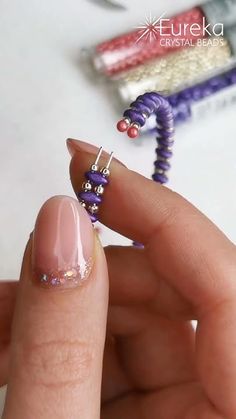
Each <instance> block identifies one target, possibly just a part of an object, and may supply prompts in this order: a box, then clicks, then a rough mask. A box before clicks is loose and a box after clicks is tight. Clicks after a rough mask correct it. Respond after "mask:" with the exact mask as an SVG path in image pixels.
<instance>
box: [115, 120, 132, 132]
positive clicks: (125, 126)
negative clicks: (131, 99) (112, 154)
mask: <svg viewBox="0 0 236 419" xmlns="http://www.w3.org/2000/svg"><path fill="white" fill-rule="evenodd" d="M128 128H129V124H128V123H127V121H125V120H124V119H121V121H119V122H118V123H117V129H118V131H120V132H125V131H127V129H128Z"/></svg>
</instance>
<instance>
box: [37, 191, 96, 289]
mask: <svg viewBox="0 0 236 419" xmlns="http://www.w3.org/2000/svg"><path fill="white" fill-rule="evenodd" d="M93 247H94V231H93V227H92V224H91V222H90V220H89V217H88V215H87V213H86V211H85V210H84V209H83V208H82V206H81V205H80V204H79V203H78V202H77V201H76V200H75V199H73V198H69V197H67V196H55V197H53V198H51V199H49V200H48V201H47V202H46V203H45V204H44V205H43V207H42V208H41V210H40V212H39V215H38V217H37V220H36V224H35V230H34V234H33V251H32V264H33V272H34V278H35V281H36V282H37V283H39V284H41V285H43V286H44V287H50V288H52V287H56V288H62V289H64V288H72V287H76V286H78V285H81V284H82V283H83V282H84V281H85V280H86V279H87V278H88V277H89V275H90V272H91V269H92V265H93Z"/></svg>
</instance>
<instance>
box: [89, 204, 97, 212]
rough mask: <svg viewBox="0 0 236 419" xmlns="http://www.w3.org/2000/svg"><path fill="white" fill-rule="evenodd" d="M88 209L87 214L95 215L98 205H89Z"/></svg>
mask: <svg viewBox="0 0 236 419" xmlns="http://www.w3.org/2000/svg"><path fill="white" fill-rule="evenodd" d="M88 209H89V212H91V213H92V214H96V213H97V212H98V205H96V204H93V205H90V206H89V207H88Z"/></svg>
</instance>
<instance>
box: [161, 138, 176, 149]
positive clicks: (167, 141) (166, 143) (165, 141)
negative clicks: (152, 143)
mask: <svg viewBox="0 0 236 419" xmlns="http://www.w3.org/2000/svg"><path fill="white" fill-rule="evenodd" d="M174 142H175V141H174V139H173V140H172V139H165V138H159V137H157V143H158V144H159V145H160V146H161V147H172V146H173V145H174Z"/></svg>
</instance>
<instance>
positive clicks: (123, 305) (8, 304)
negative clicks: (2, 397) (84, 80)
mask: <svg viewBox="0 0 236 419" xmlns="http://www.w3.org/2000/svg"><path fill="white" fill-rule="evenodd" d="M68 145H69V149H70V152H71V154H72V155H73V157H72V161H71V179H72V184H73V187H74V189H75V191H78V190H79V189H80V186H81V183H82V178H83V173H84V172H85V171H86V170H87V169H88V167H89V166H90V164H91V163H92V162H93V161H94V156H95V154H96V153H97V149H96V148H95V147H93V146H90V145H88V144H86V143H82V142H75V141H74V140H70V141H69V142H68ZM105 161H106V156H105ZM110 179H111V183H110V186H109V187H107V188H106V192H105V196H104V204H103V205H102V206H101V211H100V218H101V221H102V222H103V223H104V224H106V225H107V226H108V227H110V228H112V229H113V230H115V231H118V232H119V233H121V234H123V235H125V236H127V237H129V238H130V239H132V240H135V241H138V242H141V243H143V244H144V246H145V248H144V249H139V248H134V247H115V246H113V247H108V248H106V249H105V253H106V258H107V263H108V270H109V280H110V302H109V309H108V323H107V331H106V311H107V301H108V298H107V291H108V280H107V271H106V262H105V259H104V255H103V250H102V248H101V246H100V244H99V242H98V240H97V239H96V236H95V235H94V233H93V231H92V230H91V228H90V226H89V223H87V217H86V214H85V213H84V211H83V210H82V209H81V208H80V207H79V206H78V204H77V203H76V201H74V200H73V199H70V198H53V199H51V200H49V201H48V202H47V203H46V204H45V205H44V207H43V209H41V211H40V214H39V217H38V221H37V223H36V228H35V230H34V235H33V237H31V239H30V241H29V243H28V246H27V249H26V253H25V257H24V262H23V268H22V273H21V281H20V284H19V287H18V286H17V285H16V283H11V284H10V283H8V284H0V292H1V306H0V314H1V317H0V319H1V323H0V332H1V348H2V349H1V362H0V378H1V383H4V382H5V381H8V394H7V401H6V406H5V410H4V415H3V418H4V419H13V418H14V419H28V418H29V419H32V418H34V419H41V418H44V419H54V418H55V419H56V418H57V419H78V418H81V419H98V418H99V417H100V396H101V398H102V413H101V417H102V419H111V418H112V419H121V418H122V419H133V418H134V419H139V418H140V419H144V418H147V419H154V418H158V419H185V418H186V419H195V418H196V419H200V418H201V419H205V418H206V419H221V418H222V419H223V418H228V419H235V418H236V398H235V388H236V280H235V278H236V251H235V246H234V245H233V244H232V243H231V242H230V241H229V240H228V239H227V238H226V237H225V236H224V235H223V234H222V233H221V232H220V231H219V230H218V229H217V228H216V227H215V226H214V225H213V224H212V223H211V222H210V221H209V220H208V219H207V218H206V217H204V215H202V214H201V213H200V212H199V211H197V210H196V209H195V208H194V207H192V205H191V204H189V203H188V202H186V201H185V200H184V199H183V198H181V197H180V196H178V195H177V194H175V193H174V192H172V191H170V190H168V189H167V188H165V187H162V186H160V185H157V184H155V183H154V182H152V181H150V180H147V179H145V178H144V177H142V176H140V175H138V174H136V173H134V172H131V171H129V170H128V169H127V168H126V167H124V166H123V165H122V164H120V163H119V162H118V161H115V160H114V161H113V163H112V167H111V178H110ZM65 203H67V205H68V206H69V207H71V208H72V209H73V211H72V212H73V217H74V218H73V217H72V215H71V213H70V211H67V210H62V208H64V209H65V206H66V204H65ZM42 214H43V215H42ZM73 223H74V224H75V225H74V224H73ZM48 226H50V229H49V228H48ZM75 231H77V233H76V234H75ZM44 242H45V245H44ZM73 246H74V247H73ZM68 249H69V250H70V251H69V250H68ZM73 249H74V250H76V251H73ZM79 249H80V251H78V250H79ZM81 249H82V250H81ZM91 249H92V250H91ZM78 255H79V256H78ZM81 255H83V258H85V259H86V258H87V259H89V260H90V263H91V271H90V270H89V269H88V271H87V272H86V274H85V277H84V283H83V284H82V285H81V286H77V283H76V281H74V282H73V281H72V282H70V281H69V282H66V283H64V284H63V285H62V286H61V285H59V286H55V287H54V286H53V285H51V286H49V285H48V283H46V285H45V284H44V283H43V285H42V284H41V283H40V278H41V276H38V268H39V267H40V268H45V271H47V270H48V269H49V268H52V269H55V264H56V265H57V264H59V265H60V266H61V263H62V260H63V261H65V260H67V262H68V260H69V262H68V263H69V264H72V265H74V264H75V261H76V260H77V259H76V258H77V257H78V262H81ZM68 258H69V259H68ZM83 258H82V259H83ZM83 260H84V259H83ZM32 261H33V263H32ZM37 265H40V266H37ZM42 265H45V266H42ZM50 265H53V266H50ZM35 268H36V269H35ZM80 280H81V278H80ZM68 287H69V288H68ZM17 288H18V292H17V293H16V290H17ZM47 288H48V289H47ZM16 294H17V295H16ZM15 299H16V309H15V314H14V320H13V328H12V334H11V339H10V327H11V319H12V312H13V308H14V305H15ZM192 319H196V320H198V327H197V333H196V334H195V332H194V329H193V327H192V326H191V323H190V320H192ZM105 334H106V344H105V353H104V368H103V384H102V394H100V383H101V376H102V360H103V347H104V340H105ZM9 347H10V351H9V350H8V348H9ZM8 365H9V369H8Z"/></svg>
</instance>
